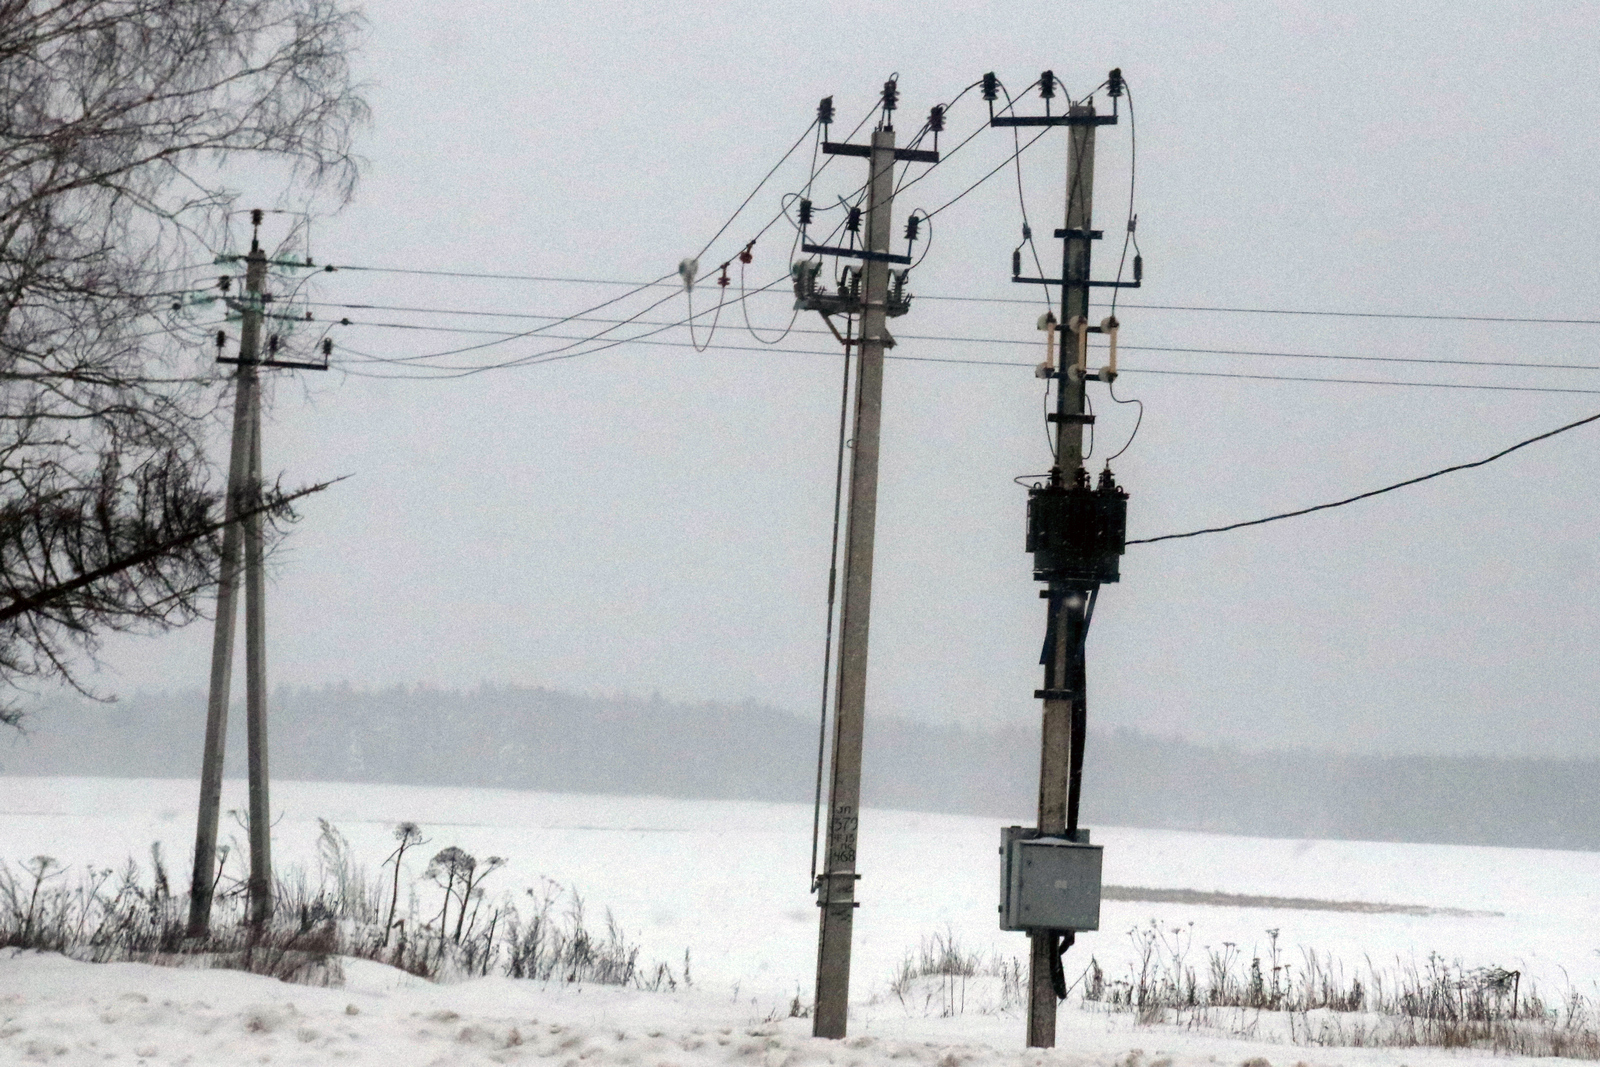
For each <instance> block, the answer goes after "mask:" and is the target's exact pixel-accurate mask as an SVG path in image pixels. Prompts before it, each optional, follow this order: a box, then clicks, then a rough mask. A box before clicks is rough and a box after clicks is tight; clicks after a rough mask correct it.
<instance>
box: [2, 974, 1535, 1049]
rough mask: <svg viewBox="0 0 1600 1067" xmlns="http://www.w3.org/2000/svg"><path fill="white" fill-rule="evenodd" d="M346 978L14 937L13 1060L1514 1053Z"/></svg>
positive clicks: (1122, 1023)
mask: <svg viewBox="0 0 1600 1067" xmlns="http://www.w3.org/2000/svg"><path fill="white" fill-rule="evenodd" d="M344 972H345V976H346V985H345V987H344V988H340V989H321V988H308V987H304V986H288V985H284V984H282V983H280V982H277V981H274V980H272V979H270V978H262V977H258V976H255V975H249V974H242V973H238V972H232V971H202V970H194V969H184V968H165V967H154V966H149V965H145V964H88V963H78V962H74V961H72V960H69V959H66V958H64V957H61V956H51V955H40V954H36V953H18V952H15V951H11V950H7V951H4V952H0V1062H3V1063H6V1064H12V1063H16V1064H25V1063H51V1064H60V1065H62V1067H73V1065H78V1064H83V1065H88V1064H97V1065H98V1064H105V1063H144V1064H152V1065H154V1064H200V1065H210V1064H216V1065H242V1064H255V1063H262V1064H286V1065H295V1064H305V1065H317V1067H325V1065H328V1064H336V1063H337V1064H350V1065H352V1067H359V1065H364V1064H373V1065H381V1067H411V1065H418V1067H421V1065H433V1064H450V1065H464V1067H465V1065H474V1064H515V1063H534V1062H546V1063H551V1064H559V1065H560V1067H1040V1065H1045V1064H1052V1065H1053V1064H1060V1065H1063V1067H1069V1065H1070V1067H1077V1065H1085V1067H1087V1065H1094V1067H1215V1065H1218V1064H1222V1065H1235V1064H1237V1065H1243V1067H1262V1065H1263V1064H1266V1065H1268V1067H1290V1065H1294V1067H1302V1065H1305V1067H1323V1065H1332V1064H1341V1065H1352V1067H1400V1065H1402V1064H1404V1065H1406V1067H1429V1065H1432V1064H1439V1065H1440V1067H1443V1065H1444V1064H1445V1063H1447V1062H1448V1063H1450V1064H1453V1065H1457V1067H1460V1065H1461V1064H1462V1063H1463V1062H1467V1063H1472V1062H1479V1061H1481V1062H1485V1063H1489V1062H1492V1063H1494V1064H1515V1063H1517V1062H1520V1061H1517V1060H1514V1059H1509V1058H1505V1057H1490V1056H1488V1055H1487V1054H1480V1053H1461V1052H1452V1053H1447V1052H1443V1051H1440V1050H1428V1049H1320V1048H1303V1047H1295V1046H1286V1045H1276V1046H1275V1045H1271V1044H1266V1045H1263V1044H1261V1043H1259V1042H1248V1041H1242V1040H1237V1039H1230V1038H1222V1037H1207V1036H1200V1035H1196V1034H1194V1033H1188V1032H1184V1031H1182V1030H1179V1029H1176V1028H1171V1027H1141V1028H1135V1027H1133V1026H1132V1024H1131V1022H1130V1020H1129V1017H1128V1016H1125V1015H1122V1016H1106V1015H1099V1014H1091V1013H1086V1012H1083V1011H1081V1010H1078V1009H1074V1008H1071V1007H1067V1008H1064V1009H1063V1010H1062V1013H1061V1027H1060V1045H1061V1047H1060V1048H1058V1049H1055V1050H1052V1051H1049V1052H1040V1051H1028V1050H1024V1049H1022V1048H1021V1047H1020V1046H1021V1044H1022V1036H1023V1024H1022V1020H1021V1019H1020V1018H1019V1017H1016V1016H997V1015H958V1016H954V1017H949V1018H940V1017H938V1016H937V1015H932V1016H929V1015H924V1014H922V1013H920V1012H919V1011H916V1010H908V1009H907V1008H906V1007H905V1006H903V1005H900V1004H898V1003H879V1004H877V1005H857V1006H855V1007H853V1008H852V1014H851V1032H852V1036H851V1037H850V1038H848V1039H846V1040H844V1041H823V1040H819V1039H815V1038H812V1037H811V1036H809V1035H810V1021H809V1020H806V1019H792V1018H785V1017H781V1016H782V1014H783V1009H784V1005H782V1004H763V1003H760V1002H759V1001H751V1000H748V999H734V998H729V997H728V996H726V995H723V994H712V993H710V992H706V991H702V990H680V991H678V992H675V993H646V992H641V991H638V990H619V989H614V988H599V987H572V986H559V985H557V986H547V985H538V984H535V983H530V982H516V981H512V980H509V979H494V978H490V979H479V980H475V981H471V982H466V983H462V984H459V985H431V984H429V983H427V982H424V981H422V980H420V979H417V978H413V977H411V976H410V975H406V974H404V973H402V972H399V971H395V970H392V969H391V968H388V967H384V966H382V965H380V964H374V963H368V962H366V961H362V960H345V961H344Z"/></svg>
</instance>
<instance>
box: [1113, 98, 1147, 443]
mask: <svg viewBox="0 0 1600 1067" xmlns="http://www.w3.org/2000/svg"><path fill="white" fill-rule="evenodd" d="M1117 87H1120V90H1121V92H1122V93H1123V94H1125V95H1126V96H1127V98H1128V232H1127V234H1126V235H1124V237H1123V238H1122V256H1121V258H1119V259H1118V260H1117V281H1118V282H1119V283H1120V282H1121V281H1122V269H1123V266H1124V264H1126V263H1127V261H1128V244H1129V243H1130V242H1132V244H1133V280H1134V281H1143V280H1144V256H1143V254H1142V253H1140V251H1139V235H1138V233H1136V232H1135V231H1136V230H1137V229H1138V226H1139V216H1138V214H1137V213H1136V212H1135V211H1134V210H1133V191H1134V182H1135V181H1136V180H1137V179H1138V176H1139V127H1138V124H1137V123H1136V122H1135V121H1134V117H1133V89H1132V87H1131V86H1129V85H1128V82H1127V79H1126V78H1123V77H1122V76H1121V73H1120V72H1118V74H1117V81H1116V86H1114V87H1113V88H1117ZM1112 95H1113V96H1115V95H1117V94H1116V93H1115V92H1113V94H1112ZM1121 293H1122V287H1121V285H1120V284H1119V285H1117V286H1115V287H1113V288H1112V290H1111V317H1112V318H1116V315H1117V297H1118V296H1119V295H1120V294H1121ZM1124 447H1126V446H1124Z"/></svg>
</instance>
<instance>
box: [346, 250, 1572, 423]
mask: <svg viewBox="0 0 1600 1067" xmlns="http://www.w3.org/2000/svg"><path fill="white" fill-rule="evenodd" d="M781 280H782V279H778V281H781ZM771 284H773V285H776V284H778V282H777V281H774V282H772V283H771ZM700 314H702V315H704V314H707V312H704V311H702V312H700ZM352 325H355V324H354V323H353V324H352ZM374 325H381V324H374ZM394 325H400V326H404V324H394ZM681 325H683V324H682V323H681V322H679V323H668V324H666V325H665V326H662V327H659V328H658V329H655V330H652V331H650V332H649V333H647V334H641V335H639V336H638V337H618V338H611V339H609V340H607V341H606V342H605V343H604V345H602V346H600V347H598V348H595V349H592V350H586V351H583V352H575V353H562V354H561V355H559V356H558V357H556V358H557V359H570V358H572V357H574V356H582V355H590V354H593V353H594V352H598V351H605V350H608V349H610V348H614V347H617V346H620V345H625V344H629V343H634V344H641V345H648V346H652V347H661V348H694V349H695V350H696V351H723V352H772V353H781V354H787V355H796V356H828V355H837V354H838V353H837V351H835V350H829V349H806V348H774V347H771V346H762V347H759V348H758V347H754V346H751V345H728V344H711V345H709V346H705V347H701V346H697V345H695V344H693V343H691V342H689V341H663V340H655V339H652V338H654V336H655V335H656V334H658V333H661V332H662V331H664V330H666V329H670V328H672V327H673V326H681ZM411 328H414V329H430V327H411ZM432 329H449V327H432ZM901 336H902V337H905V336H908V335H904V334H902V335H901ZM565 338H566V335H561V339H565ZM573 339H574V340H580V341H581V340H583V338H582V337H575V338H573ZM1119 347H1122V346H1119ZM340 350H342V351H345V352H350V353H352V354H355V355H358V356H360V357H362V358H363V359H369V360H370V361H373V362H379V363H388V364H396V363H400V364H402V365H404V361H403V358H402V357H382V356H369V355H368V354H367V353H363V352H360V351H358V350H355V349H351V348H349V347H348V346H343V345H341V346H340ZM883 358H884V359H886V360H893V361H897V362H906V363H943V364H950V365H955V366H976V367H1012V368H1018V369H1022V368H1026V369H1029V370H1032V369H1033V367H1034V364H1033V363H1026V362H1019V361H1015V360H996V359H962V358H955V357H944V356H906V355H895V354H893V353H885V354H884V357H883ZM540 362H545V360H540V359H532V360H529V365H533V364H536V363H540ZM471 369H472V368H459V367H450V368H441V371H443V372H444V373H440V374H437V375H435V374H421V375H370V374H369V375H364V376H366V377H387V378H411V379H431V378H435V377H438V378H453V377H459V376H462V375H461V374H460V373H459V372H460V371H462V370H471ZM351 373H357V372H355V371H351ZM1118 374H1154V375H1175V376H1179V377H1193V378H1224V379H1226V378H1236V379H1247V380H1251V381H1275V382H1309V383H1322V384H1327V385H1374V386H1393V387H1401V388H1417V389H1466V390H1474V391H1483V392H1514V393H1549V394H1572V395H1582V396H1600V389H1580V388H1565V387H1557V386H1524V385H1493V384H1473V383H1466V382H1424V381H1404V380H1393V379H1385V378H1322V377H1313V376H1309V375H1304V376H1301V375H1277V374H1244V373H1232V372H1223V371H1185V370H1170V369H1164V368H1155V367H1126V366H1125V367H1123V368H1121V369H1120V370H1119V371H1118ZM1125 402H1128V403H1131V402H1132V401H1125Z"/></svg>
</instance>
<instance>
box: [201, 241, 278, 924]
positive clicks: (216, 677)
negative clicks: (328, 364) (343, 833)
mask: <svg viewBox="0 0 1600 1067" xmlns="http://www.w3.org/2000/svg"><path fill="white" fill-rule="evenodd" d="M266 279H267V257H266V254H265V253H263V252H262V251H261V245H260V242H259V241H258V240H252V242H251V248H250V254H249V255H248V256H247V257H245V299H244V301H243V305H242V309H241V319H242V321H241V324H240V325H241V329H240V336H239V365H238V370H237V371H236V372H235V373H234V378H233V381H234V394H233V443H232V445H231V447H230V448H229V453H228V495H227V498H226V500H225V501H224V504H223V517H224V519H225V520H227V522H228V525H227V526H226V527H225V528H224V530H223V534H222V569H221V575H220V578H219V580H218V583H217V618H216V629H215V631H214V632H213V635H212V640H211V688H210V695H209V697H208V698H207V703H206V740H205V748H204V750H203V756H202V763H201V769H200V813H199V818H198V819H197V825H196V827H195V839H194V877H193V879H192V880H191V882H190V887H189V925H188V931H187V932H188V935H189V936H190V937H204V936H205V935H206V934H207V933H208V932H209V931H210V927H211V900H212V894H213V892H214V890H215V886H216V882H217V870H216V866H217V820H218V816H219V814H220V809H221V807H222V767H223V754H224V751H225V749H226V747H227V739H228V700H229V697H230V694H231V692H232V683H233V635H234V624H235V622H236V620H237V616H238V611H237V599H236V598H237V590H238V581H239V577H240V557H241V555H242V554H243V553H242V552H241V543H242V541H243V540H245V527H246V526H248V527H249V528H250V529H251V530H252V531H255V532H258V531H259V530H260V528H261V526H260V523H261V519H260V517H259V516H257V517H255V518H254V519H253V520H251V521H250V522H248V523H240V522H236V521H234V519H235V516H237V515H239V514H240V513H241V512H242V511H244V510H245V508H247V507H249V506H251V505H253V503H254V501H253V499H252V496H253V488H252V487H254V486H258V485H259V479H260V462H261V461H260V455H261V450H260V446H259V444H258V436H259V433H260V424H261V423H260V419H261V405H260V402H259V395H260V391H261V381H260V372H259V371H258V369H257V368H258V366H259V363H260V355H261V317H262V311H263V300H262V295H263V292H264V290H265V288H266ZM252 555H254V556H257V557H259V552H255V553H252ZM256 570H257V572H259V566H258V567H257V568H256ZM249 585H250V582H249V579H248V578H247V579H246V587H247V588H246V599H247V600H248V599H249V598H250V593H249ZM246 628H247V630H248V628H249V627H248V622H247V623H246ZM246 641H247V643H248V642H249V637H248V634H247V636H246ZM247 669H248V667H247ZM250 740H251V748H252V751H253V750H254V747H255V736H254V732H252V735H251V739H250ZM262 740H263V742H264V741H265V737H263V738H262ZM251 769H252V771H254V761H252V767H251ZM263 769H264V768H263ZM253 784H254V779H253V776H252V786H253ZM254 794H255V791H254V789H253V788H252V790H251V796H252V799H253V798H254ZM253 809H254V804H252V812H251V816H252V832H251V845H252V849H253V848H254V844H255V833H254V826H253V819H254V810H253ZM265 821H266V820H264V823H265Z"/></svg>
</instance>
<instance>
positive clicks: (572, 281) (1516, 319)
mask: <svg viewBox="0 0 1600 1067" xmlns="http://www.w3.org/2000/svg"><path fill="white" fill-rule="evenodd" d="M1010 161H1011V160H1010V157H1007V159H1006V162H1007V163H1009V162H1010ZM824 165H826V164H824ZM1002 166H1004V164H1002ZM946 206H948V205H946ZM819 210H821V209H819ZM325 269H326V268H325ZM332 269H334V270H356V271H371V272H375V273H381V274H420V275H426V276H429V277H436V278H469V279H485V280H491V281H519V282H549V283H556V284H563V285H626V286H632V287H634V288H636V289H649V288H661V287H670V288H673V289H677V288H680V283H678V282H668V281H666V280H665V279H666V278H669V277H672V276H673V275H663V276H662V278H660V279H657V280H656V281H653V282H636V281H623V280H620V279H612V278H577V277H568V276H560V275H548V274H492V273H471V272H465V271H440V270H414V269H411V268H407V267H373V266H347V265H343V264H341V265H339V266H337V267H334V268H332ZM673 273H674V275H675V274H676V272H673ZM625 295H631V294H625ZM619 299H620V298H619ZM917 299H918V300H923V301H928V300H939V301H947V302H952V303H964V304H1033V303H1035V301H1033V300H1028V299H1024V298H1021V297H1007V296H950V295H948V294H942V293H918V294H917ZM1120 306H1122V307H1127V308H1137V309H1139V310H1142V311H1201V312H1216V313H1223V314H1240V315H1310V316H1324V317H1331V318H1356V319H1416V320H1421V321H1428V322H1496V323H1510V324H1521V325H1540V326H1600V318H1576V317H1573V318H1557V317H1542V316H1533V315H1455V314H1436V313H1430V312H1402V311H1319V310H1314V309H1310V308H1252V307H1223V306H1218V305H1209V304H1122V305H1120Z"/></svg>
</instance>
